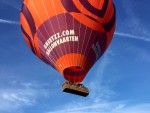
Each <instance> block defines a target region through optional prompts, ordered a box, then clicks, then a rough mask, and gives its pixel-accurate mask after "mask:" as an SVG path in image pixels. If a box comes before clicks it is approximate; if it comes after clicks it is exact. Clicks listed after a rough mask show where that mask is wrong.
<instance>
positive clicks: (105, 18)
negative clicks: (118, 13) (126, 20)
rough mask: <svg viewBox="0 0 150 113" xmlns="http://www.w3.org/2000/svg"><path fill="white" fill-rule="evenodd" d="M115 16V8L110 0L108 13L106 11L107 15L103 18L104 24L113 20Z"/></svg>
mask: <svg viewBox="0 0 150 113" xmlns="http://www.w3.org/2000/svg"><path fill="white" fill-rule="evenodd" d="M113 15H114V6H113V3H112V0H109V3H108V8H107V11H106V14H105V16H104V18H103V21H102V23H106V22H108V21H110V20H111V18H112V17H113Z"/></svg>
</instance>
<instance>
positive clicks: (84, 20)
mask: <svg viewBox="0 0 150 113" xmlns="http://www.w3.org/2000/svg"><path fill="white" fill-rule="evenodd" d="M70 14H71V15H72V16H73V17H74V18H75V19H76V20H78V21H79V22H80V23H82V24H84V25H86V26H87V27H89V28H91V29H93V30H96V31H99V32H105V30H104V28H103V27H102V25H101V24H100V23H98V22H95V21H94V20H91V19H90V18H88V17H87V16H85V15H83V14H80V13H70Z"/></svg>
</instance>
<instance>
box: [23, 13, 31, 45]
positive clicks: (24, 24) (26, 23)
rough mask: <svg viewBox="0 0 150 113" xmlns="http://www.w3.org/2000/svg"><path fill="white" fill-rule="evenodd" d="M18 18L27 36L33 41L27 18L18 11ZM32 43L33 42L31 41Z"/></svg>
mask: <svg viewBox="0 0 150 113" xmlns="http://www.w3.org/2000/svg"><path fill="white" fill-rule="evenodd" d="M20 19H21V25H22V27H23V28H24V30H25V31H26V33H27V34H28V35H29V37H30V38H31V37H32V38H31V41H33V36H32V33H31V29H30V27H29V25H28V22H27V20H26V19H25V17H24V15H23V14H22V13H20ZM32 43H33V42H32Z"/></svg>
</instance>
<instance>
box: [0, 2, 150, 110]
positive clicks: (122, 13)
mask: <svg viewBox="0 0 150 113" xmlns="http://www.w3.org/2000/svg"><path fill="white" fill-rule="evenodd" d="M114 2H115V5H116V9H117V27H116V32H115V35H114V38H113V41H112V43H111V45H110V47H109V48H108V50H107V51H106V53H105V54H104V55H103V57H102V58H101V59H100V60H99V61H98V62H97V63H96V64H95V65H94V67H93V68H92V69H91V70H90V72H89V73H88V75H87V77H86V78H85V80H84V81H83V83H84V84H85V85H86V86H87V87H88V88H89V89H90V95H89V96H88V97H86V98H84V97H79V96H76V95H71V94H67V93H62V91H61V84H62V83H63V82H64V81H65V80H64V79H63V77H62V76H61V75H60V74H59V73H58V72H56V71H55V70H54V69H52V68H51V67H49V66H48V65H46V64H44V63H43V62H42V61H40V60H39V59H38V58H37V57H36V56H35V55H33V53H32V52H31V51H30V50H29V49H28V47H27V45H26V43H25V41H24V39H23V36H22V34H21V30H20V26H19V13H20V9H21V3H22V1H21V0H0V53H1V54H0V113H149V111H150V96H149V95H150V87H149V86H150V58H149V56H150V50H149V49H150V34H149V32H150V24H149V20H150V14H149V11H150V9H149V4H150V1H149V0H141V1H140V0H136V1H135V0H114Z"/></svg>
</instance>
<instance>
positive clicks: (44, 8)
mask: <svg viewBox="0 0 150 113" xmlns="http://www.w3.org/2000/svg"><path fill="white" fill-rule="evenodd" d="M20 22H21V29H22V33H23V36H24V39H25V40H26V43H27V44H28V46H29V47H30V49H31V50H32V52H33V53H34V54H35V55H36V56H38V57H39V58H40V59H41V60H42V61H44V62H45V63H47V64H49V65H50V66H52V67H53V68H54V69H56V70H58V71H59V72H60V73H61V74H62V75H63V76H64V78H65V79H66V80H67V81H71V82H75V83H80V82H82V80H83V79H84V78H85V76H86V74H87V73H88V71H89V70H90V68H91V67H92V66H93V65H94V63H95V62H96V61H97V60H98V59H99V58H100V57H101V56H102V55H103V53H104V52H105V50H106V49H107V48H108V46H109V44H110V42H111V40H112V37H113V34H114V30H115V23H116V12H115V6H114V4H113V1H112V0H24V1H23V5H22V10H21V13H20Z"/></svg>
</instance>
